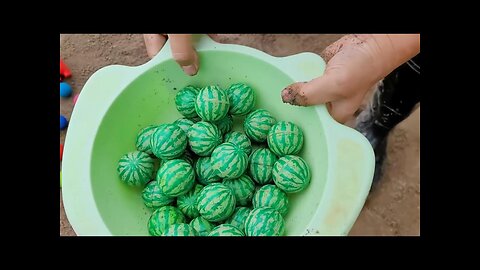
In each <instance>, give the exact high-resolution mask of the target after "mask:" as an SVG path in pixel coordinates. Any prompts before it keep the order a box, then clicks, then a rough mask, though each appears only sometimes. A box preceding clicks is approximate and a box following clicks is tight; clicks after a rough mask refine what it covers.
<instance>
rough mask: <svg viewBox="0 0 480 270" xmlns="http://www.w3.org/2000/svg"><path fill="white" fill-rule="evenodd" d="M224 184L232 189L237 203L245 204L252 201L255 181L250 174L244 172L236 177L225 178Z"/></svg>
mask: <svg viewBox="0 0 480 270" xmlns="http://www.w3.org/2000/svg"><path fill="white" fill-rule="evenodd" d="M222 184H224V185H226V186H227V187H230V188H231V189H232V191H233V195H235V201H236V202H237V205H241V206H245V205H247V204H249V203H250V202H251V201H252V197H253V193H254V192H255V183H253V181H252V179H250V177H248V175H245V174H244V175H242V176H240V177H239V178H235V179H224V180H223V182H222Z"/></svg>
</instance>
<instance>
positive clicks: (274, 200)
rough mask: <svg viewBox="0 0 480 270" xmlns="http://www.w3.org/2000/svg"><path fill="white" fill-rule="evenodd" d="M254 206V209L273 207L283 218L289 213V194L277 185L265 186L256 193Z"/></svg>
mask: <svg viewBox="0 0 480 270" xmlns="http://www.w3.org/2000/svg"><path fill="white" fill-rule="evenodd" d="M252 204H253V207H254V208H259V207H271V208H273V209H275V210H277V211H278V212H280V214H282V216H285V215H286V214H287V212H288V197H287V194H286V193H285V192H283V191H282V190H281V189H279V188H278V187H277V186H275V185H265V186H263V187H262V188H260V189H259V190H258V191H257V192H255V195H254V196H253V201H252Z"/></svg>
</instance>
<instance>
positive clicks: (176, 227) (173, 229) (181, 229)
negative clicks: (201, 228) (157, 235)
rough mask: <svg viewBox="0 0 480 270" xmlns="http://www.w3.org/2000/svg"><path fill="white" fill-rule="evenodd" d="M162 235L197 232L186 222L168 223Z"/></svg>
mask: <svg viewBox="0 0 480 270" xmlns="http://www.w3.org/2000/svg"><path fill="white" fill-rule="evenodd" d="M162 236H198V233H197V232H196V231H195V230H194V229H193V228H192V227H190V225H188V224H186V223H175V224H170V225H169V226H168V227H167V228H166V229H165V230H164V231H163V233H162Z"/></svg>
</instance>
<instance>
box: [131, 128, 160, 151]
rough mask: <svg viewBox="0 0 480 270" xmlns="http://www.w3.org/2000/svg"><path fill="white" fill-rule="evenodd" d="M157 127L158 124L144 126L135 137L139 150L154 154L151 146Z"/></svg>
mask: <svg viewBox="0 0 480 270" xmlns="http://www.w3.org/2000/svg"><path fill="white" fill-rule="evenodd" d="M156 128H157V126H156V125H150V126H147V127H144V128H142V129H141V130H140V131H139V132H138V134H137V138H136V139H135V147H136V148H137V150H138V151H142V152H145V153H147V154H149V155H150V154H152V149H151V148H150V138H151V136H152V134H153V133H154V132H155V129H156Z"/></svg>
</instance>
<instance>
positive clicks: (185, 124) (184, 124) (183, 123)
mask: <svg viewBox="0 0 480 270" xmlns="http://www.w3.org/2000/svg"><path fill="white" fill-rule="evenodd" d="M173 124H174V125H177V126H178V127H179V128H181V129H182V130H183V132H185V134H187V132H188V129H189V128H190V127H191V126H193V124H195V123H194V122H193V121H192V120H190V119H188V118H179V119H177V120H175V121H174V122H173Z"/></svg>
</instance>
